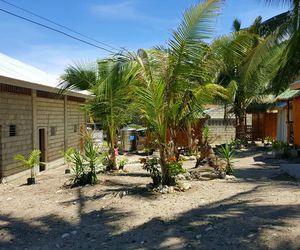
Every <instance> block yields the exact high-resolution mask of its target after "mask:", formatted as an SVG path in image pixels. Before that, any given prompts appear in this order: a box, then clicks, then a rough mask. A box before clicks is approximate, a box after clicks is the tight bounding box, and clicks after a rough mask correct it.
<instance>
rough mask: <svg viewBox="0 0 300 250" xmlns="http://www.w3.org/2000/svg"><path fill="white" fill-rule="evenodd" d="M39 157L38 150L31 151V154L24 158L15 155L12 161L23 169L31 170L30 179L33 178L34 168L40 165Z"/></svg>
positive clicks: (39, 152)
mask: <svg viewBox="0 0 300 250" xmlns="http://www.w3.org/2000/svg"><path fill="white" fill-rule="evenodd" d="M40 155H41V151H40V150H38V149H34V150H32V152H31V153H30V154H29V155H28V157H27V158H26V157H25V156H24V155H21V154H16V155H15V156H14V159H15V160H16V161H20V162H21V163H22V165H23V167H25V168H27V169H30V170H31V178H34V166H36V165H40V163H42V162H40Z"/></svg>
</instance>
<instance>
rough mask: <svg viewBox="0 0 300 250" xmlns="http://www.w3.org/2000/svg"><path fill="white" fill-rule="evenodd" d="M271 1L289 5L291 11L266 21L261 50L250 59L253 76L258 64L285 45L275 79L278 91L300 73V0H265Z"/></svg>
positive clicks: (273, 82)
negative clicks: (277, 48)
mask: <svg viewBox="0 0 300 250" xmlns="http://www.w3.org/2000/svg"><path fill="white" fill-rule="evenodd" d="M261 1H262V2H265V3H267V4H270V5H271V4H275V5H280V4H281V5H288V6H289V8H290V9H289V11H287V12H284V13H281V14H280V15H277V16H275V17H273V18H271V19H269V20H267V21H265V22H263V23H262V29H261V32H262V35H264V36H265V38H266V39H265V40H264V42H263V43H262V44H261V46H260V49H259V50H257V51H256V53H255V54H254V55H253V57H252V60H251V62H249V71H248V74H247V77H248V76H251V75H252V74H253V73H254V72H255V68H256V65H257V64H259V63H260V62H263V61H265V58H266V57H268V56H269V53H272V51H273V50H274V49H276V47H278V46H279V47H281V48H282V49H281V53H280V60H279V64H278V68H277V70H276V71H274V74H273V78H272V81H271V84H272V85H271V87H272V90H273V91H274V92H275V94H277V93H279V92H281V91H282V90H284V89H285V88H286V87H287V86H288V84H289V83H290V82H291V81H294V80H296V79H298V77H299V74H300V0H261Z"/></svg>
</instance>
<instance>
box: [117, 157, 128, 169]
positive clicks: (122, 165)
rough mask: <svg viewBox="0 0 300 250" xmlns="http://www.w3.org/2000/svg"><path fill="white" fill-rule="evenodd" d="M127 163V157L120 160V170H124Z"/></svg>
mask: <svg viewBox="0 0 300 250" xmlns="http://www.w3.org/2000/svg"><path fill="white" fill-rule="evenodd" d="M126 163H127V159H126V158H125V157H122V158H121V159H119V160H118V166H119V169H121V170H123V169H124V167H125V165H126Z"/></svg>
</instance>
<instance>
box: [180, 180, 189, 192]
mask: <svg viewBox="0 0 300 250" xmlns="http://www.w3.org/2000/svg"><path fill="white" fill-rule="evenodd" d="M177 186H178V187H179V189H180V190H181V191H183V192H185V191H187V190H189V189H191V187H192V186H191V184H190V183H187V182H179V183H178V184H177Z"/></svg>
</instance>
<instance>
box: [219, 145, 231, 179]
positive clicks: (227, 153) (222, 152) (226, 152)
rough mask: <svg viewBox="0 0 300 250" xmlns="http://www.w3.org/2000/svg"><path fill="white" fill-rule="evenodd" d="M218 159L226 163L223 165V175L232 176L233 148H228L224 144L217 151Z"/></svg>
mask: <svg viewBox="0 0 300 250" xmlns="http://www.w3.org/2000/svg"><path fill="white" fill-rule="evenodd" d="M218 154H219V157H220V158H221V159H223V160H224V161H225V162H226V165H225V169H224V171H225V173H226V174H232V173H233V171H234V170H233V163H234V161H233V160H234V158H235V155H234V149H233V147H230V146H229V145H228V144H225V145H224V146H221V148H220V149H219V150H218Z"/></svg>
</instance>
